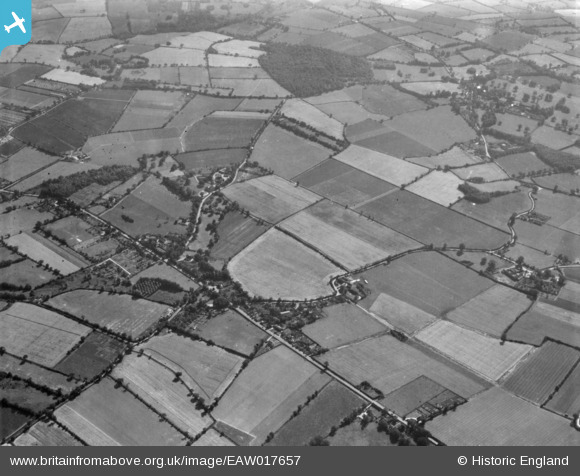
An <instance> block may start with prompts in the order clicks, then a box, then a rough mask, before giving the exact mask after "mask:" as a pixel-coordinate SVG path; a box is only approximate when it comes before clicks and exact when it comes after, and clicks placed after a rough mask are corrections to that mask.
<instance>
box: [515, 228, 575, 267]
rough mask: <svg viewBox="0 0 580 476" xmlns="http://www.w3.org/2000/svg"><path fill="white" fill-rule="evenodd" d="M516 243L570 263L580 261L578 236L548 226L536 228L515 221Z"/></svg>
mask: <svg viewBox="0 0 580 476" xmlns="http://www.w3.org/2000/svg"><path fill="white" fill-rule="evenodd" d="M515 230H516V233H517V234H518V241H519V242H520V243H522V244H524V245H527V246H529V247H530V248H534V249H536V250H538V251H548V253H550V254H551V255H552V256H558V255H559V254H562V255H564V256H567V257H568V258H569V259H570V260H571V261H572V262H574V261H576V260H578V259H580V236H578V235H576V234H574V233H569V232H567V231H564V230H561V229H560V228H555V227H553V226H550V225H543V226H538V225H534V224H533V223H529V222H522V221H519V220H518V221H517V222H516V224H515Z"/></svg>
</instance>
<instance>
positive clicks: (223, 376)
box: [141, 334, 244, 403]
mask: <svg viewBox="0 0 580 476" xmlns="http://www.w3.org/2000/svg"><path fill="white" fill-rule="evenodd" d="M141 348H142V349H143V350H144V352H145V354H146V355H147V356H150V357H151V359H152V360H154V361H156V362H157V363H158V364H159V365H162V366H165V367H167V368H168V369H171V370H172V371H173V372H182V376H181V380H183V382H185V383H186V384H187V385H188V386H189V387H190V388H192V389H194V391H195V392H197V393H199V394H200V396H201V397H202V398H204V399H205V400H206V402H207V403H210V401H211V400H213V399H214V398H218V397H219V396H220V395H222V393H223V392H224V391H225V390H226V389H227V388H228V387H229V385H230V384H231V383H232V381H233V380H234V378H235V377H236V375H237V373H238V372H239V371H240V369H241V366H242V363H243V361H244V359H243V358H242V357H239V356H237V355H234V354H231V353H229V352H226V351H225V350H223V349H220V348H219V347H216V346H209V345H207V344H206V343H204V342H201V341H196V340H192V339H189V338H186V337H180V336H177V335H175V334H166V335H163V336H157V337H154V338H153V339H151V340H150V341H148V342H147V343H145V344H143V345H142V347H141Z"/></svg>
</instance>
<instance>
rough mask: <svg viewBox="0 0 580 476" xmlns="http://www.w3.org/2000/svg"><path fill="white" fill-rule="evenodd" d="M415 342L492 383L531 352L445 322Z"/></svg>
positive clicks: (522, 347) (423, 334)
mask: <svg viewBox="0 0 580 476" xmlns="http://www.w3.org/2000/svg"><path fill="white" fill-rule="evenodd" d="M417 339H419V340H420V341H421V342H424V343H425V344H427V345H429V346H431V347H433V348H434V349H435V350H437V351H438V352H441V353H443V354H444V355H447V356H449V357H450V358H451V359H453V360H455V361H456V362H459V363H460V364H462V365H464V366H466V367H468V368H470V369H472V370H473V371H475V372H477V373H478V374H480V375H482V376H484V377H485V378H487V379H490V380H492V381H496V380H498V379H499V378H500V377H501V376H502V375H504V374H505V373H506V372H507V371H508V370H510V369H511V368H513V366H514V365H516V364H517V363H518V362H519V361H520V360H521V359H522V358H523V357H524V356H525V355H526V354H528V352H530V350H531V349H532V347H531V346H529V345H524V344H516V343H513V342H504V343H503V344H500V341H499V340H497V339H494V338H491V337H487V336H484V335H482V334H479V333H477V332H474V331H470V330H468V329H465V328H463V327H460V326H458V325H455V324H453V323H451V322H447V321H437V322H435V323H433V324H431V325H430V326H429V327H426V328H425V329H423V330H421V331H420V332H419V333H418V334H417Z"/></svg>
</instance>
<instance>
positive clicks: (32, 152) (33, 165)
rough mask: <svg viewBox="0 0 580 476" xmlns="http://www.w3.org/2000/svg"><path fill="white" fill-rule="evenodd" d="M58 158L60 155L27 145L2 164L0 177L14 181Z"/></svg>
mask: <svg viewBox="0 0 580 476" xmlns="http://www.w3.org/2000/svg"><path fill="white" fill-rule="evenodd" d="M57 160H58V157H54V156H52V155H48V154H45V153H44V152H40V151H39V150H36V149H33V148H32V147H25V148H24V149H20V150H19V151H18V152H16V153H15V154H14V155H13V156H12V157H10V158H9V159H8V160H7V161H5V162H2V163H1V164H0V177H2V179H4V180H7V181H8V182H14V181H16V180H20V179H22V178H24V177H26V176H27V175H30V174H32V173H34V172H36V171H37V170H39V169H42V168H43V167H47V166H49V165H51V164H54V163H55V162H56V161H57Z"/></svg>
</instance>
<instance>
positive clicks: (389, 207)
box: [357, 190, 509, 249]
mask: <svg viewBox="0 0 580 476" xmlns="http://www.w3.org/2000/svg"><path fill="white" fill-rule="evenodd" d="M500 198H501V197H500ZM459 203H462V202H459ZM357 211H359V212H361V213H363V214H364V215H366V216H369V217H371V218H372V219H374V220H377V221H378V222H379V223H382V224H383V225H386V226H388V227H389V228H393V229H394V230H397V231H398V232H400V233H403V234H405V235H407V236H410V237H411V238H413V239H415V240H417V241H420V242H421V243H423V244H427V245H428V244H430V243H433V244H434V245H436V246H443V245H444V244H447V245H448V246H459V244H461V243H464V244H465V246H466V247H468V248H485V249H489V248H497V247H499V246H501V245H503V244H504V243H506V242H507V241H508V239H509V236H508V235H507V233H503V232H501V231H499V230H496V229H494V228H491V227H489V226H487V225H484V224H483V223H480V222H477V221H475V220H471V219H469V218H467V217H465V216H463V215H461V214H460V213H456V212H454V211H452V210H450V209H448V208H445V207H442V206H441V205H438V204H436V203H433V202H432V201H430V200H426V199H424V198H422V197H419V196H418V195H415V194H413V193H410V192H407V191H406V190H401V191H395V192H393V193H390V194H388V195H384V196H379V197H377V198H376V199H375V200H373V201H372V202H369V203H364V204H362V205H361V206H359V207H357ZM508 218H509V216H508ZM505 223H507V219H506V222H505Z"/></svg>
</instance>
